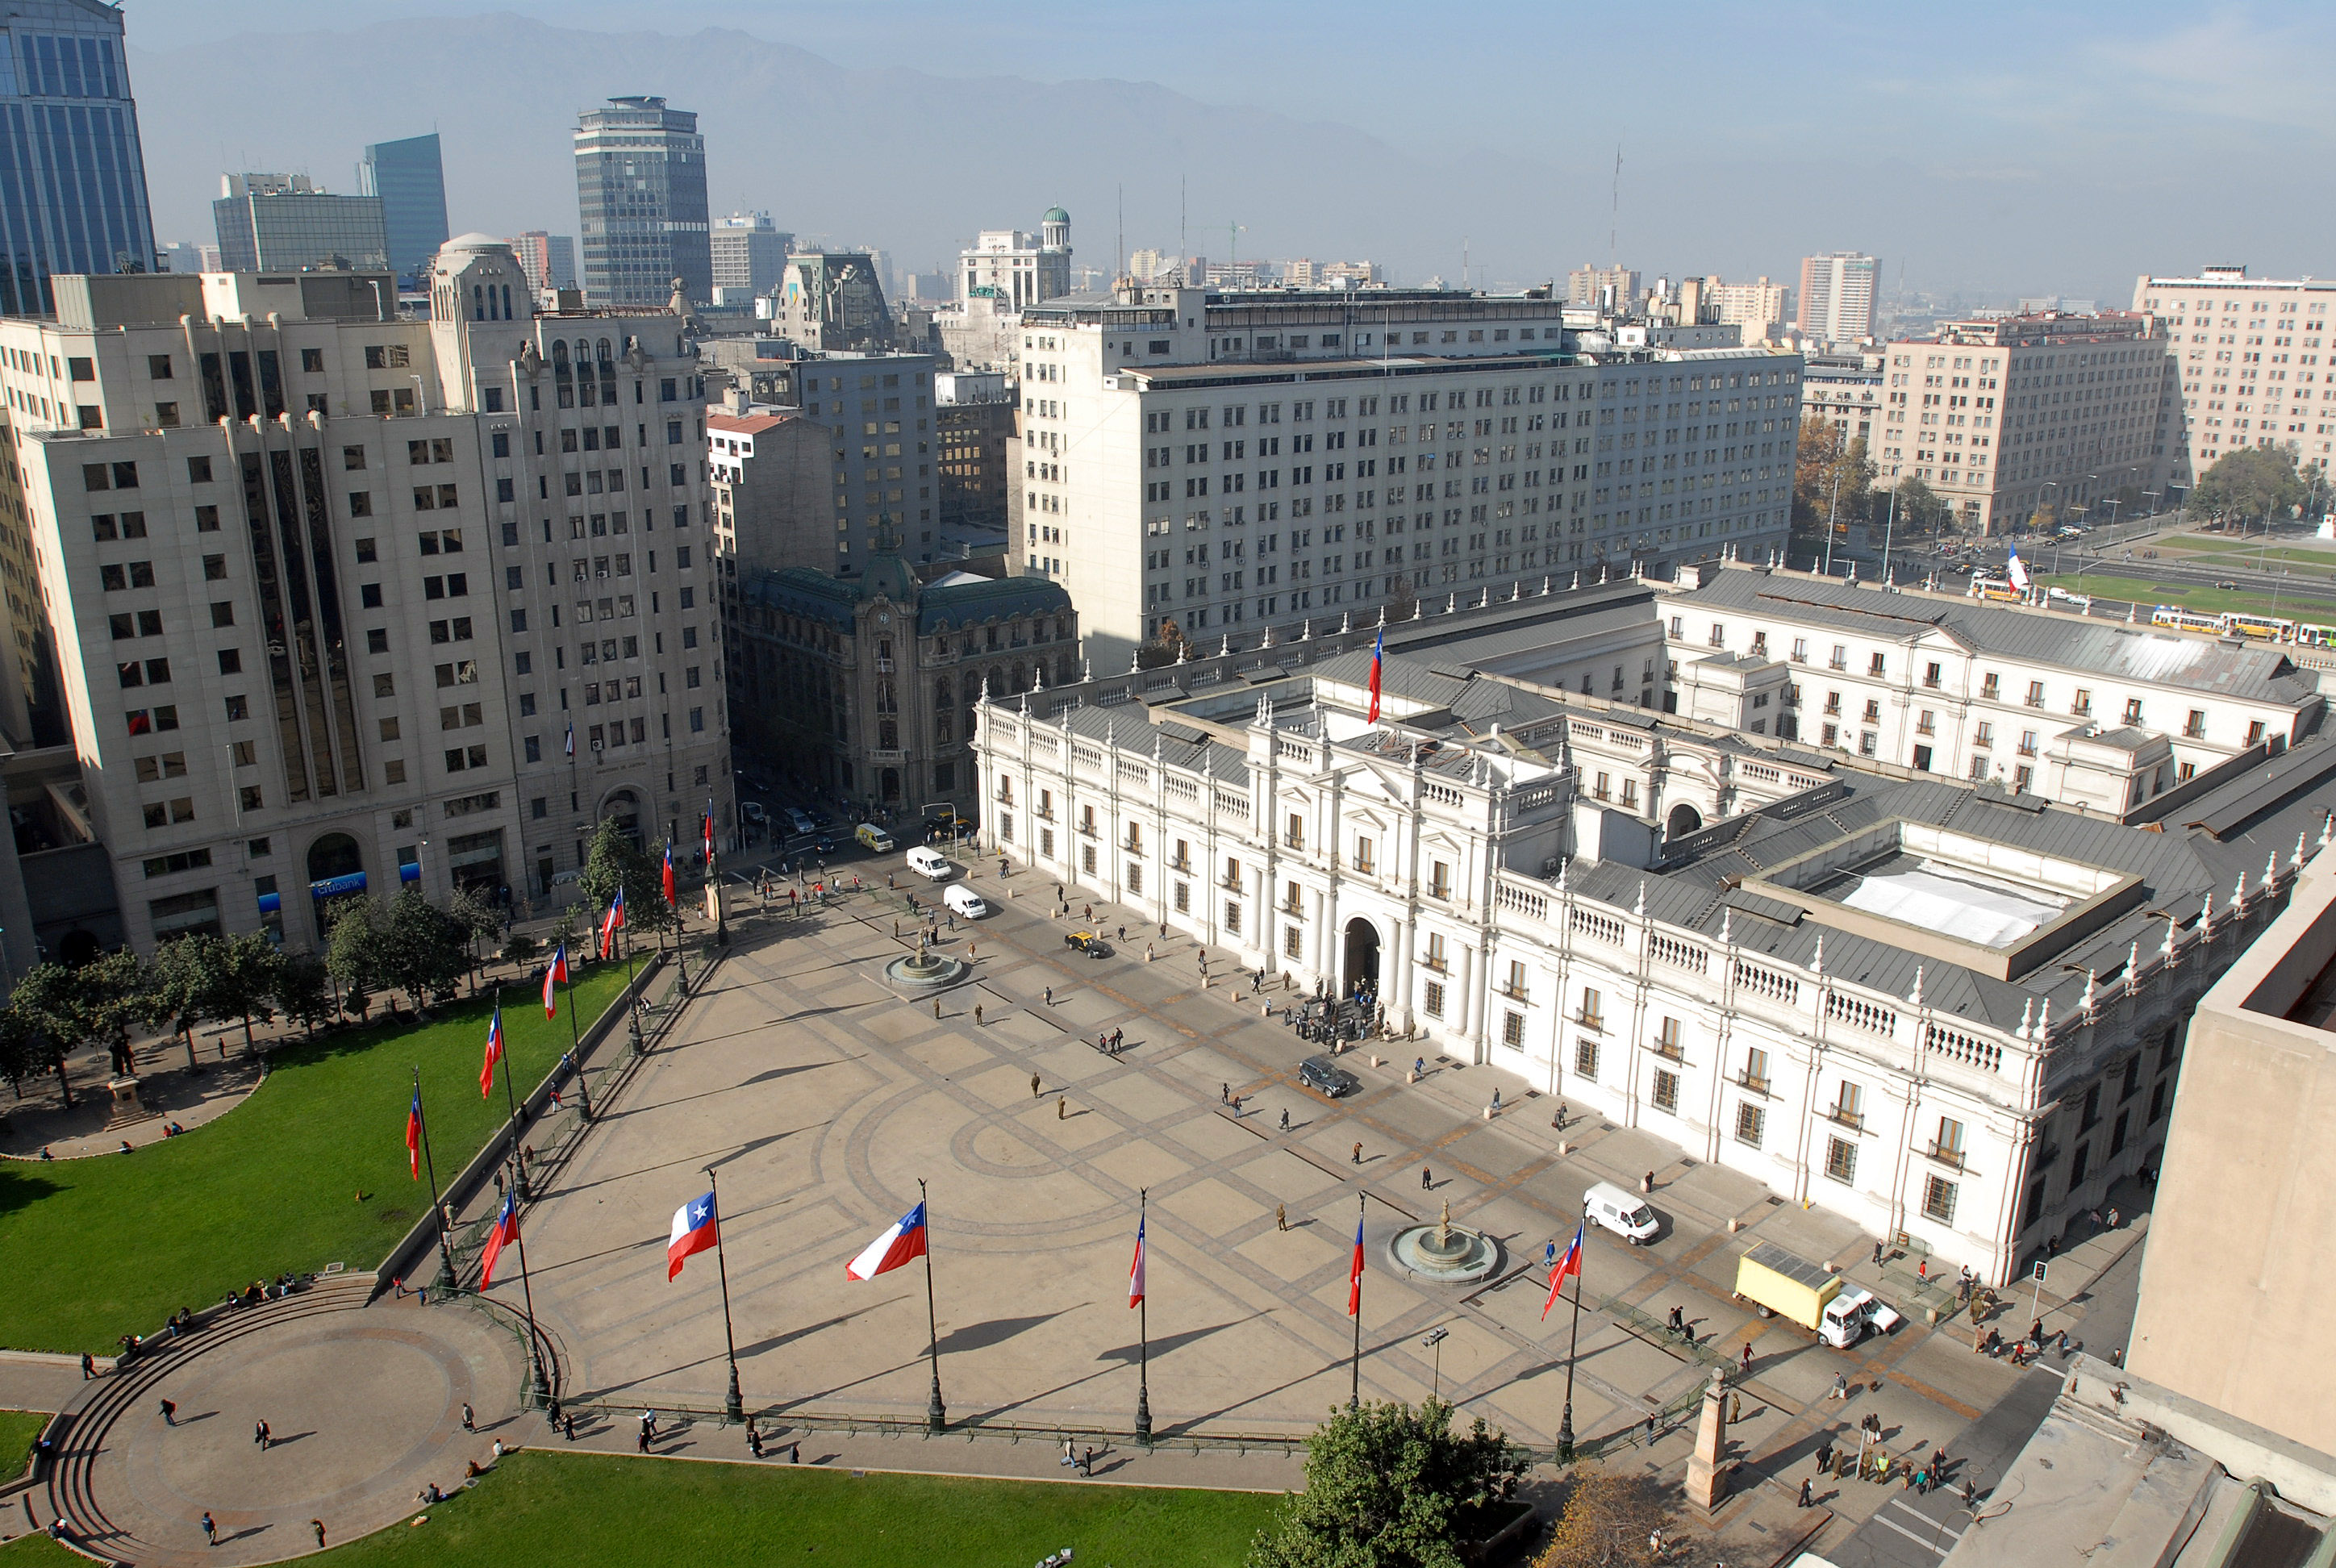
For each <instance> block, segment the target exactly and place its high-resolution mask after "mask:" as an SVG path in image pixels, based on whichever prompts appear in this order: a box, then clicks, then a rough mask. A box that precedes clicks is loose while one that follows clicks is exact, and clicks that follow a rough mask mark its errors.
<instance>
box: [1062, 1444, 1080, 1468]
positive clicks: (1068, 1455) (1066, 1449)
mask: <svg viewBox="0 0 2336 1568" xmlns="http://www.w3.org/2000/svg"><path fill="white" fill-rule="evenodd" d="M1078 1462H1079V1451H1078V1447H1077V1446H1076V1444H1074V1443H1073V1442H1072V1441H1071V1440H1070V1439H1069V1438H1068V1437H1066V1438H1064V1439H1063V1464H1064V1466H1065V1467H1066V1468H1067V1467H1068V1466H1073V1465H1076V1464H1077V1463H1078Z"/></svg>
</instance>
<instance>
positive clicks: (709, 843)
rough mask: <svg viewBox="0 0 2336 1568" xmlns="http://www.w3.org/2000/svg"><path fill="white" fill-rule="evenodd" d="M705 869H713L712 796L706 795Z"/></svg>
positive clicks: (710, 870)
mask: <svg viewBox="0 0 2336 1568" xmlns="http://www.w3.org/2000/svg"><path fill="white" fill-rule="evenodd" d="M713 870H714V797H713V796H711V795H708V796H706V871H707V872H709V873H710V872H712V871H713Z"/></svg>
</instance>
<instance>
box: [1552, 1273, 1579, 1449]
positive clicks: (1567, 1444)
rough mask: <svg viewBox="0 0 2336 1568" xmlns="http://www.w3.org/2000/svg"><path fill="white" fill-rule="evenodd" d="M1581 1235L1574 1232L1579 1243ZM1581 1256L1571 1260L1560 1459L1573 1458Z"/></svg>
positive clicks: (1558, 1433) (1558, 1430)
mask: <svg viewBox="0 0 2336 1568" xmlns="http://www.w3.org/2000/svg"><path fill="white" fill-rule="evenodd" d="M1581 1239H1582V1233H1581V1232H1579V1231H1576V1232H1574V1241H1575V1242H1577V1243H1579V1242H1580V1241H1581ZM1580 1349H1582V1254H1581V1253H1579V1252H1576V1253H1575V1254H1574V1258H1573V1328H1572V1332H1571V1333H1569V1334H1568V1336H1567V1337H1566V1341H1565V1413H1564V1414H1563V1415H1562V1416H1561V1417H1558V1422H1557V1455H1558V1457H1559V1458H1561V1459H1570V1458H1572V1456H1573V1358H1574V1356H1575V1354H1576V1353H1577V1352H1578V1351H1579V1350H1580Z"/></svg>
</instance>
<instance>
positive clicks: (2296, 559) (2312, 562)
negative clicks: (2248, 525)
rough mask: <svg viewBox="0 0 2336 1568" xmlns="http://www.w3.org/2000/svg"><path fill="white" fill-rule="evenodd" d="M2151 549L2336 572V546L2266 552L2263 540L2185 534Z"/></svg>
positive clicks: (2279, 548)
mask: <svg viewBox="0 0 2336 1568" xmlns="http://www.w3.org/2000/svg"><path fill="white" fill-rule="evenodd" d="M2148 548H2151V549H2163V550H2195V551H2198V552H2200V553H2203V554H2207V555H2232V556H2237V555H2242V554H2244V555H2245V556H2246V557H2247V558H2248V560H2258V559H2267V560H2278V561H2285V562H2286V563H2287V564H2289V565H2290V566H2303V567H2317V568H2319V569H2320V570H2323V571H2336V545H2323V546H2320V547H2317V548H2315V547H2313V546H2312V545H2308V544H2299V545H2293V546H2287V545H2273V547H2272V548H2271V549H2270V550H2268V551H2266V550H2264V549H2263V540H2262V538H2261V537H2260V536H2258V537H2256V538H2255V539H2253V540H2252V541H2249V540H2244V539H2209V538H2206V537H2205V536H2203V535H2200V534H2195V533H2182V534H2175V536H2174V537H2172V538H2171V539H2167V540H2164V541H2151V543H2150V545H2149V547H2148ZM2191 564H2193V565H2198V566H2203V565H2205V562H2204V561H2194V562H2192V563H2191ZM2231 564H2232V565H2234V566H2244V565H2245V564H2246V562H2245V561H2242V560H2234V561H2232V562H2231Z"/></svg>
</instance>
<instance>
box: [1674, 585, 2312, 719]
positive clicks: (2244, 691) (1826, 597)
mask: <svg viewBox="0 0 2336 1568" xmlns="http://www.w3.org/2000/svg"><path fill="white" fill-rule="evenodd" d="M1670 606H1671V608H1672V609H1673V610H1674V612H1676V610H1677V609H1679V608H1682V607H1692V608H1696V609H1721V610H1733V611H1737V612H1739V613H1751V614H1755V615H1757V614H1760V613H1762V612H1766V613H1768V614H1772V615H1776V616H1777V617H1779V618H1786V619H1790V620H1795V621H1801V622H1805V623H1806V624H1809V625H1812V626H1825V627H1829V628H1835V629H1836V630H1841V631H1846V632H1852V633H1854V634H1856V635H1859V636H1862V637H1880V638H1893V639H1895V640H1899V641H1905V642H1912V641H1913V640H1914V639H1915V638H1918V637H1921V636H1922V634H1923V633H1924V632H1926V631H1931V630H1933V629H1935V630H1938V631H1941V632H1944V633H1945V634H1947V635H1948V636H1950V637H1952V638H1955V639H1956V640H1957V641H1959V642H1961V643H1962V644H1963V646H1965V647H1967V648H1971V649H1973V650H1974V651H1976V652H1978V653H1980V654H1982V655H1987V654H1992V655H1995V656H1997V657H2002V658H2008V659H2028V660H2032V661H2035V662H2037V663H2041V664H2053V665H2059V666H2062V667H2066V668H2068V669H2072V670H2082V671H2085V672H2087V673H2088V674H2092V675H2099V676H2107V677H2114V678H2117V679H2121V680H2130V681H2137V682H2142V683H2145V684H2148V685H2154V686H2167V687H2177V688H2179V689H2181V690H2185V691H2211V692H2214V693H2217V694H2218V695H2220V696H2229V697H2240V698H2246V699H2250V700H2253V701H2259V702H2270V703H2280V704H2283V705H2286V706H2302V704H2304V703H2307V702H2310V701H2312V700H2313V699H2314V698H2316V697H2317V696H2318V694H2319V689H2320V688H2319V683H2318V682H2317V681H2316V680H2315V679H2313V678H2312V677H2309V676H2306V675H2303V674H2301V673H2300V672H2298V671H2297V669H2296V668H2295V667H2294V666H2293V665H2292V664H2290V663H2289V662H2288V659H2287V656H2286V655H2284V654H2282V653H2281V652H2280V651H2279V650H2278V649H2276V648H2263V647H2261V646H2258V645H2253V644H2250V645H2244V646H2234V645H2231V644H2227V643H2223V642H2216V641H2210V640H2207V639H2205V638H2195V637H2182V636H2176V635H2175V634H2173V633H2171V632H2165V631H2155V630H2152V629H2150V628H2146V627H2133V626H2120V625H2117V624H2115V623H2113V622H2108V621H2098V620H2085V619H2081V618H2078V617H2075V616H2067V615H2060V614H2056V613H2053V612H2049V611H2038V610H2033V609H2004V608H2001V607H2000V606H1997V605H1992V604H1987V603H1982V602H1981V601H1978V600H1970V601H1965V600H1960V599H1934V598H1930V597H1927V596H1923V595H1917V594H1893V593H1888V592H1885V591H1883V590H1882V589H1875V588H1859V587H1854V586H1852V585H1851V584H1848V583H1845V582H1838V581H1835V580H1834V579H1830V578H1825V579H1816V578H1806V577H1796V576H1788V575H1786V574H1784V573H1781V572H1773V571H1769V570H1765V569H1759V568H1737V569H1732V570H1723V571H1720V572H1718V573H1716V574H1714V575H1713V577H1712V578H1711V579H1710V580H1708V581H1707V582H1706V583H1705V584H1704V586H1703V587H1701V588H1698V589H1694V590H1692V591H1691V592H1688V593H1683V594H1679V595H1676V596H1674V597H1673V599H1671V600H1670Z"/></svg>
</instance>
